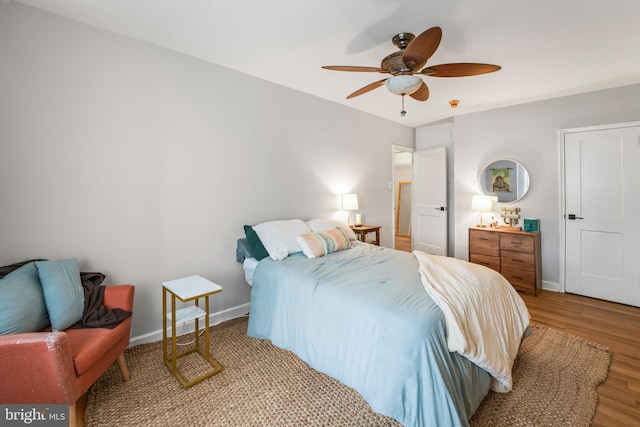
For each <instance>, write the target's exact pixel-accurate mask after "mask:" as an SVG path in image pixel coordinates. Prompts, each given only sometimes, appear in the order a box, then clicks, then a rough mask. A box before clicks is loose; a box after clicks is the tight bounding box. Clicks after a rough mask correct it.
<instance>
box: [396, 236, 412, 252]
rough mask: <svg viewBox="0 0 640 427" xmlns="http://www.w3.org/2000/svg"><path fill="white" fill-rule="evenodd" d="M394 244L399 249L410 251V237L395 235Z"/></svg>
mask: <svg viewBox="0 0 640 427" xmlns="http://www.w3.org/2000/svg"><path fill="white" fill-rule="evenodd" d="M395 239H396V246H395V248H396V249H397V250H399V251H405V252H411V237H405V236H398V235H396V236H395Z"/></svg>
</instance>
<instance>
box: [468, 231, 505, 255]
mask: <svg viewBox="0 0 640 427" xmlns="http://www.w3.org/2000/svg"><path fill="white" fill-rule="evenodd" d="M469 253H474V254H482V255H487V256H494V257H499V256H500V235H499V234H498V233H494V232H492V231H482V230H469Z"/></svg>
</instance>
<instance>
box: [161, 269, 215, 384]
mask: <svg viewBox="0 0 640 427" xmlns="http://www.w3.org/2000/svg"><path fill="white" fill-rule="evenodd" d="M218 292H222V287H221V286H220V285H217V284H215V283H213V282H210V281H209V280H207V279H205V278H203V277H201V276H189V277H184V278H182V279H176V280H171V281H168V282H163V283H162V313H163V315H162V351H163V356H164V364H165V366H166V367H167V368H168V369H169V371H170V372H171V373H172V374H173V375H174V376H175V377H176V378H177V379H178V381H180V384H182V386H183V387H184V388H189V387H191V386H192V385H194V384H197V383H199V382H201V381H203V380H205V379H207V378H209V377H211V376H213V375H215V374H218V373H220V372H222V369H223V368H222V366H220V364H219V363H218V362H216V361H215V360H214V359H213V358H212V357H211V355H210V354H209V339H210V338H209V297H210V296H211V295H213V294H217V293H218ZM167 293H169V294H171V311H170V312H167ZM176 298H177V299H179V300H180V301H182V302H188V301H194V302H195V305H193V306H187V307H184V308H181V309H179V310H176ZM201 298H204V300H205V309H204V310H203V309H202V308H201V307H200V304H199V300H200V299H201ZM201 317H204V349H203V348H201V346H200V323H199V322H200V318H201ZM191 320H195V331H194V335H195V345H194V347H193V348H190V349H187V350H186V351H183V352H182V353H178V352H177V348H176V338H177V337H176V324H177V323H186V322H190V321H191ZM167 321H169V322H171V355H169V354H168V351H167V350H168V349H167V346H168V341H169V340H168V338H167ZM194 352H197V353H199V354H200V355H201V356H202V357H203V358H204V359H205V360H206V361H207V362H208V363H209V365H211V368H212V369H211V371H209V372H207V373H205V374H203V375H201V376H199V377H197V378H195V379H193V380H191V381H187V380H185V379H184V377H183V376H182V374H180V372H178V369H177V361H178V359H179V358H181V357H184V356H186V355H188V354H191V353H194Z"/></svg>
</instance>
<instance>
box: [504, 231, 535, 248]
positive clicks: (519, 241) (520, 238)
mask: <svg viewBox="0 0 640 427" xmlns="http://www.w3.org/2000/svg"><path fill="white" fill-rule="evenodd" d="M533 244H534V241H533V236H527V235H523V234H512V233H501V234H500V249H506V250H510V251H517V252H528V253H533Z"/></svg>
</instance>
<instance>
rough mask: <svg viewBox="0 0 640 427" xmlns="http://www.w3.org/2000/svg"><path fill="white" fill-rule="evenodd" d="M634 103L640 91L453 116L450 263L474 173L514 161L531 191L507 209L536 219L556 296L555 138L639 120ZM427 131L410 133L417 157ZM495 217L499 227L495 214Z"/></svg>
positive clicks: (460, 241)
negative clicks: (526, 174)
mask: <svg viewBox="0 0 640 427" xmlns="http://www.w3.org/2000/svg"><path fill="white" fill-rule="evenodd" d="M638 100H640V85H631V86H625V87H620V88H615V89H608V90H602V91H596V92H591V93H587V94H582V95H574V96H567V97H561V98H555V99H551V100H546V101H540V102H532V103H528V104H522V105H517V106H513V107H505V108H500V109H495V110H491V111H485V112H480V113H473V114H466V115H459V116H456V117H455V118H454V121H453V157H454V158H455V162H454V197H455V201H454V218H455V222H454V223H455V231H454V236H455V237H454V240H455V256H456V257H457V258H462V259H467V257H468V232H467V229H468V228H469V227H471V226H474V225H475V224H476V223H477V220H478V217H477V214H476V213H474V212H472V211H471V209H470V207H471V197H472V196H473V195H474V194H479V193H480V188H479V186H478V174H479V173H480V170H481V169H482V167H483V166H485V165H486V164H488V163H489V162H490V161H492V160H494V159H498V158H511V159H514V160H518V161H519V162H521V163H522V164H524V166H525V167H526V168H527V169H528V171H529V173H530V175H531V188H530V190H529V193H528V194H527V195H526V196H525V197H524V198H523V199H522V200H521V201H519V202H517V203H514V204H513V205H514V206H518V207H520V208H521V209H522V212H521V214H522V217H523V218H524V217H534V218H539V219H540V224H541V225H540V227H541V231H542V276H543V277H542V278H543V281H544V282H543V285H544V286H545V287H546V288H550V289H558V288H559V283H560V256H561V254H560V220H561V215H562V213H561V212H560V147H559V142H558V131H559V130H560V129H567V128H576V127H583V126H594V125H601V124H609V123H623V122H631V121H637V120H640V102H639V101H638ZM428 130H429V127H425V128H424V129H418V130H417V135H418V136H417V139H416V148H417V149H420V148H421V147H423V146H424V145H425V143H424V142H423V141H421V140H420V138H421V135H428V134H429V131H428ZM498 209H499V207H498ZM495 216H496V218H498V219H499V211H496V213H495ZM487 217H489V215H488V214H485V218H487ZM500 222H501V220H500Z"/></svg>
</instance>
